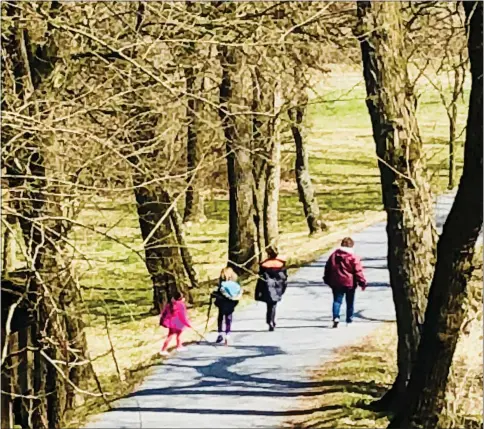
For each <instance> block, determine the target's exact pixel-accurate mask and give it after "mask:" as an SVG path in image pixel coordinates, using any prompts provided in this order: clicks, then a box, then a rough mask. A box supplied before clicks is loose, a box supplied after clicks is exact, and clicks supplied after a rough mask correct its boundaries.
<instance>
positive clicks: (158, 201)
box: [126, 107, 198, 311]
mask: <svg viewBox="0 0 484 429" xmlns="http://www.w3.org/2000/svg"><path fill="white" fill-rule="evenodd" d="M126 113H127V117H128V118H129V121H128V123H129V124H133V125H132V127H130V128H129V129H127V130H126V132H127V135H128V136H129V140H130V141H129V143H130V144H129V145H128V146H127V147H128V148H130V149H131V151H132V153H131V154H128V159H129V160H130V161H131V164H132V166H133V167H132V180H133V185H134V195H135V198H136V209H137V212H138V219H139V224H140V230H141V236H142V238H143V242H144V250H145V262H146V268H147V270H148V272H149V274H150V277H151V280H152V283H153V311H159V309H160V306H162V305H163V304H165V303H166V302H168V301H169V300H170V299H171V297H172V296H173V293H174V292H175V291H179V292H180V293H182V294H183V295H184V296H185V297H186V298H187V300H188V301H189V302H192V296H191V293H190V289H191V288H192V287H196V286H197V284H198V282H197V279H196V274H195V271H194V269H193V263H192V260H191V256H190V253H189V251H188V248H187V246H186V243H185V241H184V237H183V229H182V225H181V222H180V220H179V219H178V216H179V215H178V212H177V208H176V204H175V202H174V201H173V200H172V198H171V196H170V193H169V191H168V190H167V189H166V188H165V187H164V184H163V182H157V183H150V184H147V182H149V181H150V180H151V179H153V178H156V171H158V170H159V168H160V164H159V158H160V157H161V156H163V155H162V154H161V153H160V152H161V151H160V150H159V149H158V148H156V147H155V148H154V149H150V151H149V152H147V153H144V152H143V150H142V149H143V148H144V147H145V146H148V147H149V145H153V142H154V141H155V139H156V133H155V130H156V124H157V117H156V115H154V114H153V113H152V112H150V110H149V108H147V107H142V108H135V109H133V110H131V111H127V112H126ZM133 118H135V120H133ZM133 153H142V155H133Z"/></svg>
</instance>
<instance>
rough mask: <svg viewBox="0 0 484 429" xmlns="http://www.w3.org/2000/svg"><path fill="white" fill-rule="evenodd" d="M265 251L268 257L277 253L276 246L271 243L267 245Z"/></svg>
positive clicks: (273, 256) (275, 256)
mask: <svg viewBox="0 0 484 429" xmlns="http://www.w3.org/2000/svg"><path fill="white" fill-rule="evenodd" d="M266 252H267V256H268V257H269V258H270V259H274V258H277V255H278V254H279V251H278V249H277V247H276V246H274V245H273V244H271V245H270V246H267V249H266Z"/></svg>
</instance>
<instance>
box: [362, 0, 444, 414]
mask: <svg viewBox="0 0 484 429" xmlns="http://www.w3.org/2000/svg"><path fill="white" fill-rule="evenodd" d="M357 12H358V18H359V31H360V34H362V36H360V46H361V52H362V60H363V73H364V78H365V84H366V92H367V99H366V104H367V107H368V111H369V114H370V118H371V123H372V128H373V137H374V140H375V144H376V153H377V156H378V166H379V169H380V176H381V184H382V197H383V205H384V207H385V210H386V213H387V235H388V267H389V270H390V284H391V287H392V292H393V300H394V303H395V310H396V318H397V331H398V348H397V362H398V376H397V378H396V380H395V383H394V384H393V386H392V388H391V389H390V391H389V392H388V393H387V394H386V395H385V396H384V397H383V398H382V400H381V401H380V402H379V405H380V406H381V408H390V409H391V408H393V406H398V405H399V404H401V395H402V394H404V392H405V387H406V384H407V381H408V378H409V376H410V371H411V368H412V365H413V363H414V362H415V358H416V353H417V347H418V343H419V338H420V329H421V325H422V324H423V316H424V312H425V307H426V304H427V295H428V288H429V285H430V281H431V278H432V272H433V265H434V263H435V243H436V231H435V226H434V215H433V198H432V194H431V191H430V186H429V182H428V178H427V173H426V163H425V159H424V155H423V151H422V141H421V138H420V135H419V129H418V125H417V118H416V114H415V110H416V100H415V96H414V94H413V90H412V88H411V85H410V80H409V76H408V71H407V65H406V56H405V39H404V37H405V34H404V29H403V25H402V4H400V3H398V2H395V3H392V2H382V3H380V2H362V1H360V2H358V6H357Z"/></svg>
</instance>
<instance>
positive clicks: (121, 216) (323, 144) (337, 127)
mask: <svg viewBox="0 0 484 429" xmlns="http://www.w3.org/2000/svg"><path fill="white" fill-rule="evenodd" d="M316 92H317V93H316V94H315V95H314V98H313V99H312V101H311V103H310V105H309V107H308V112H307V116H306V119H305V121H306V136H305V139H306V143H307V148H308V150H309V155H310V157H309V161H310V169H311V175H312V180H313V184H314V187H315V193H316V196H317V199H318V202H319V206H320V209H321V213H322V215H323V218H324V220H325V222H326V223H327V225H328V227H329V229H328V231H327V232H325V233H324V234H323V235H320V236H316V237H311V238H309V237H308V231H307V225H306V222H305V219H304V215H303V210H302V206H301V204H300V202H299V200H298V196H297V190H296V186H295V183H294V173H293V172H291V170H292V169H293V164H294V156H295V155H294V149H293V144H292V141H291V139H290V138H289V137H287V136H286V139H285V141H286V142H287V143H285V144H284V147H283V160H284V162H283V174H282V184H281V199H280V214H279V221H280V233H281V246H282V249H283V252H284V254H286V255H287V256H288V257H289V260H290V262H291V265H293V266H296V265H297V264H301V263H304V262H307V261H309V260H311V258H314V257H316V256H317V255H319V254H320V253H321V252H322V251H323V250H324V249H325V248H327V247H328V246H331V245H334V244H335V243H336V242H337V241H338V239H339V238H340V237H341V236H342V235H347V234H349V233H351V231H354V230H355V229H357V228H361V227H363V226H364V225H366V224H368V223H371V222H372V221H373V220H376V219H381V210H382V203H381V196H380V181H379V170H378V168H377V162H376V157H375V149H374V142H373V139H372V130H371V126H370V120H369V117H368V113H367V110H366V105H365V100H364V86H363V82H362V79H361V74H360V72H359V71H351V70H350V71H347V72H345V73H344V74H332V75H329V76H325V77H324V78H322V79H321V80H320V81H319V83H318V86H317V91H316ZM422 92H423V94H422V97H421V99H420V104H419V109H418V117H419V123H420V128H421V133H422V138H423V141H424V147H425V151H426V154H427V157H428V158H429V169H430V171H431V173H432V175H433V176H432V186H433V189H434V190H435V191H436V192H440V191H441V190H443V189H445V186H446V178H447V173H446V170H445V169H446V158H447V150H446V149H447V146H446V144H445V138H446V135H447V134H446V133H447V128H448V125H447V118H446V116H445V112H443V110H442V108H441V106H440V105H439V104H438V103H436V100H437V97H436V95H435V94H432V90H431V89H429V88H427V89H426V90H425V91H422ZM335 100H338V101H335ZM459 108H460V111H461V115H460V119H459V126H460V127H462V126H463V125H464V123H465V117H466V114H467V112H466V109H464V107H463V106H460V107H459ZM462 138H463V137H461V139H460V143H462ZM458 160H459V161H460V162H461V161H462V148H459V151H458ZM206 216H207V221H206V222H204V223H201V224H196V225H192V226H191V227H189V228H187V230H186V240H187V244H188V246H189V248H190V251H191V253H192V256H193V259H194V262H195V269H196V271H197V273H198V275H199V278H200V280H201V281H206V280H208V279H213V278H215V277H217V275H218V273H219V271H220V269H221V268H222V267H223V265H224V263H225V261H226V258H227V233H228V200H227V197H226V196H225V197H224V196H219V197H217V198H216V199H213V200H209V201H207V202H206ZM79 222H80V223H81V224H84V225H85V226H86V227H87V228H86V227H81V226H80V227H76V228H75V229H74V231H73V233H72V236H71V237H70V239H71V241H72V242H73V243H74V244H75V246H76V247H77V248H78V250H79V253H78V255H77V258H76V261H75V266H76V272H77V274H78V276H79V283H80V285H81V286H82V288H83V289H82V295H83V299H84V302H85V305H86V310H85V314H86V321H87V323H88V325H89V326H90V328H89V330H88V332H87V334H88V340H89V348H90V351H91V353H92V355H93V356H101V355H102V354H103V353H104V354H105V353H106V352H107V350H108V349H109V346H108V345H107V343H106V333H105V329H104V315H105V314H106V315H107V317H108V319H109V320H110V330H111V335H112V337H113V342H114V344H115V352H116V357H117V359H118V361H119V364H120V367H121V370H122V372H123V374H124V373H125V374H126V383H127V384H125V385H118V384H119V382H117V381H116V380H117V379H116V375H115V369H114V364H113V361H112V358H111V356H110V355H107V356H101V357H99V358H98V359H97V360H96V361H95V365H94V366H95V368H96V371H98V373H99V374H100V377H101V379H102V381H103V383H104V384H105V386H106V389H107V390H110V391H114V392H117V393H118V394H122V393H123V392H125V391H128V390H129V389H130V388H132V387H133V383H134V382H135V381H136V380H137V379H138V378H139V377H141V375H142V374H143V371H141V372H139V373H138V376H134V375H133V374H134V373H133V369H135V368H140V367H141V368H143V367H144V366H145V364H146V362H151V359H152V356H153V355H154V354H155V353H156V351H157V349H158V346H157V344H158V343H159V341H160V340H161V337H162V335H163V333H162V332H161V331H160V330H159V328H158V327H157V319H156V317H154V316H150V315H149V310H150V307H151V300H152V292H151V281H150V278H149V275H148V273H147V271H146V267H145V265H144V262H143V259H142V257H143V249H142V239H141V234H140V231H139V225H138V220H137V216H136V208H135V205H134V198H133V196H132V195H129V194H116V195H114V196H113V197H112V198H107V197H105V198H101V197H98V198H95V199H93V200H92V201H90V202H89V204H88V205H87V206H86V207H85V208H84V210H83V211H82V213H81V215H80V217H79ZM364 222H366V223H364ZM93 228H94V229H96V230H98V231H100V233H94V232H92V230H91V229H93ZM81 254H82V255H85V258H83V257H81V256H80V255H81ZM206 297H207V289H206V288H203V289H202V290H200V291H199V292H198V293H197V297H196V304H197V306H196V308H193V309H191V310H190V311H191V315H192V317H193V318H195V319H197V318H198V319H197V320H200V321H202V319H203V318H204V311H205V308H204V307H203V306H202V304H203V303H205V302H206ZM137 377H138V378H137ZM130 380H131V381H130ZM123 386H124V387H123ZM94 404H97V405H99V402H98V401H97V402H96V401H95V402H94ZM97 405H96V406H97ZM93 406H94V405H93V404H91V403H90V402H89V406H88V408H91V407H93ZM93 409H94V408H93ZM73 424H75V422H74V423H73Z"/></svg>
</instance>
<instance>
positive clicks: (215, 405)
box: [87, 195, 453, 428]
mask: <svg viewBox="0 0 484 429" xmlns="http://www.w3.org/2000/svg"><path fill="white" fill-rule="evenodd" d="M452 200H453V196H451V195H447V196H443V197H441V198H440V199H439V201H438V204H437V219H438V223H439V224H441V223H442V222H443V221H444V220H445V217H446V215H447V213H448V210H449V209H450V206H451V204H452ZM353 238H354V240H355V251H356V253H357V254H358V255H361V257H362V263H363V267H364V269H365V275H366V277H367V280H368V283H369V285H368V288H367V289H366V290H365V291H364V292H362V291H361V289H359V290H358V291H357V293H356V299H355V320H354V323H353V324H352V325H351V326H346V324H345V323H341V324H340V327H339V328H338V329H332V328H331V326H332V322H331V305H332V297H331V290H330V289H329V288H328V287H327V286H323V284H322V280H321V278H322V275H323V270H324V264H325V262H326V259H327V257H328V256H329V255H328V254H326V255H324V256H323V257H321V258H320V259H318V260H317V261H315V262H314V263H312V264H310V265H308V266H305V267H303V268H301V269H300V270H299V271H298V272H297V273H296V274H294V275H293V276H291V277H290V279H289V286H288V288H287V292H286V295H285V296H284V299H283V301H282V302H281V303H280V305H279V306H278V309H277V312H278V314H277V316H278V317H277V328H276V330H275V331H274V332H268V331H267V326H266V324H265V306H264V305H263V304H258V303H255V304H253V305H250V306H249V307H246V308H243V309H240V310H239V311H236V312H235V314H234V328H235V329H234V332H233V335H232V338H233V340H234V343H233V346H231V347H224V346H213V345H209V344H207V343H205V344H200V345H192V346H189V347H188V348H187V350H185V351H184V352H180V353H178V354H174V355H173V357H172V358H170V359H168V360H166V361H165V363H164V364H163V365H159V366H156V367H154V369H153V371H152V373H151V375H149V376H148V377H146V378H145V380H144V382H143V383H142V385H141V386H140V387H139V388H138V390H137V391H136V392H135V393H133V394H132V395H130V396H128V397H126V398H124V399H121V400H120V401H118V402H117V403H116V404H115V406H116V408H115V409H114V410H113V411H110V412H107V413H104V414H101V415H100V416H97V417H95V418H94V419H93V420H92V422H91V423H90V424H89V425H88V426H87V428H275V427H282V426H283V425H284V421H285V420H286V419H287V418H288V417H290V416H292V415H295V414H301V413H304V414H311V412H312V410H302V411H301V410H299V411H296V410H294V405H295V400H296V398H297V397H298V396H300V395H302V394H304V392H306V391H307V390H308V389H309V388H311V387H312V386H314V382H311V380H310V375H309V370H310V369H312V368H316V367H318V366H319V365H320V364H321V363H322V362H324V361H325V360H328V359H330V358H331V356H332V355H333V352H334V351H335V349H337V348H339V347H341V346H346V345H350V344H353V343H355V342H357V341H358V340H360V339H362V338H363V337H364V336H366V335H368V334H369V333H371V332H372V331H373V330H374V329H375V328H376V327H378V326H379V325H380V324H382V323H385V322H391V321H394V306H393V301H392V295H391V290H390V288H389V275H388V270H387V264H386V253H387V244H386V242H387V240H386V233H385V224H384V223H379V224H376V225H374V226H371V227H369V228H366V229H365V230H364V231H362V232H360V233H357V234H354V235H353ZM344 308H345V306H343V308H342V316H343V317H342V320H343V321H344V314H345V309H344ZM215 336H216V334H215V333H212V334H210V335H209V337H208V339H209V340H214V339H215Z"/></svg>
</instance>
